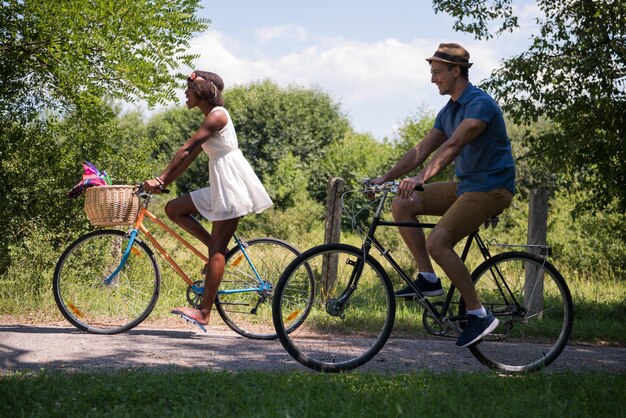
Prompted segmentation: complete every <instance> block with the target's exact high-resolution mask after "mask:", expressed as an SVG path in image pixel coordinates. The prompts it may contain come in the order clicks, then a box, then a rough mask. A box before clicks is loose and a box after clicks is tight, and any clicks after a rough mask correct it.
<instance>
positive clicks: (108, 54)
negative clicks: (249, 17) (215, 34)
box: [0, 0, 208, 274]
mask: <svg viewBox="0 0 626 418" xmlns="http://www.w3.org/2000/svg"><path fill="white" fill-rule="evenodd" d="M198 4H199V0H171V1H161V0H157V1H154V0H137V1H133V2H114V1H92V0H73V1H60V2H59V1H56V2H55V1H52V0H39V1H21V0H6V1H3V2H1V3H0V196H2V197H3V198H2V199H0V219H1V220H2V229H3V231H4V233H3V234H2V235H0V274H1V273H3V272H4V271H6V269H7V267H8V265H9V263H10V262H11V253H12V252H16V253H19V252H20V251H22V250H24V249H23V248H22V246H23V242H24V241H25V236H26V235H28V234H38V235H37V236H38V237H42V236H44V235H45V236H46V238H50V237H53V238H51V239H49V240H48V241H46V242H45V243H44V242H43V240H39V239H33V240H31V241H33V242H42V244H41V245H42V246H43V245H49V244H52V245H56V244H59V243H61V242H64V241H66V240H67V238H68V237H69V236H71V235H74V234H75V233H76V230H77V229H79V228H81V227H82V228H84V226H81V224H80V223H79V222H76V221H75V218H76V216H78V215H80V214H79V211H80V208H79V205H77V204H76V202H74V201H70V200H68V199H67V197H66V196H67V191H68V189H69V188H71V187H72V186H73V185H74V184H75V183H76V182H77V181H78V180H79V179H80V174H81V166H80V163H81V161H84V160H91V161H94V162H96V163H97V164H98V165H99V166H100V167H106V168H107V169H109V170H111V171H112V172H114V173H116V174H117V175H119V176H123V177H122V178H123V179H125V180H132V178H130V177H133V176H136V175H141V174H142V173H143V174H145V171H144V170H145V169H146V165H145V163H142V161H145V160H144V159H140V158H137V154H138V153H139V152H143V151H145V152H147V153H149V152H150V150H149V146H147V145H146V143H143V142H141V140H143V139H145V134H144V133H142V132H138V131H135V130H132V129H130V128H129V127H128V126H127V127H123V126H118V125H117V122H118V121H117V119H116V118H115V111H116V109H114V108H113V107H112V106H111V105H110V103H112V101H113V100H115V99H124V100H127V101H133V100H137V99H144V100H146V101H147V102H148V103H149V104H154V103H164V102H165V101H167V100H171V99H174V98H175V94H174V89H175V87H176V86H177V84H178V81H177V78H181V77H182V76H181V75H177V74H176V73H175V71H176V70H177V69H178V68H179V67H180V66H181V65H190V64H191V63H192V59H193V58H194V56H192V55H190V54H188V53H187V52H186V50H187V47H188V46H189V40H190V39H191V37H192V36H193V34H194V32H197V31H201V30H204V29H205V28H206V27H207V24H208V21H205V20H203V19H198V18H197V17H196V16H195V10H196V9H197V7H198ZM131 131H132V132H131ZM131 138H132V139H133V140H137V141H139V142H141V143H139V142H133V141H130V140H129V139H131ZM124 139H126V140H129V141H127V142H125V141H124ZM32 236H35V235H32ZM42 250H43V248H42ZM33 251H37V249H36V248H35V249H34V250H33Z"/></svg>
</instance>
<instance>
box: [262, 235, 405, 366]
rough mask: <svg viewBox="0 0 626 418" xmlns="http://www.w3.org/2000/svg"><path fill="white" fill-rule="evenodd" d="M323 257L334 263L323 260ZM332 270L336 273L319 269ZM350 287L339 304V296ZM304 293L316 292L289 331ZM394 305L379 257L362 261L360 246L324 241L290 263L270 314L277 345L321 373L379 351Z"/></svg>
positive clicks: (391, 321) (355, 363)
mask: <svg viewBox="0 0 626 418" xmlns="http://www.w3.org/2000/svg"><path fill="white" fill-rule="evenodd" d="M325 258H326V259H327V260H333V259H334V260H336V264H333V263H332V262H331V263H325V262H324V259H325ZM328 265H331V267H330V268H329V267H325V266H328ZM334 266H336V269H335V268H334ZM355 268H356V270H355ZM307 270H312V271H313V272H314V274H315V288H314V289H307V288H306V283H307V281H306V275H307ZM333 270H336V275H335V274H333V273H331V274H325V273H323V272H324V271H333ZM359 270H360V272H359ZM352 274H355V275H356V274H358V282H357V283H350V276H351V275H352ZM329 278H334V280H333V279H329ZM352 284H355V285H356V287H354V288H352V287H351V285H352ZM352 289H354V291H353V292H352V293H351V295H350V296H349V298H348V299H347V301H346V303H345V304H344V305H343V306H341V304H339V303H338V301H339V299H340V298H341V297H342V296H345V295H346V290H352ZM308 292H313V294H314V297H315V299H314V301H313V305H312V306H310V307H309V308H308V309H309V312H308V314H307V317H306V318H305V320H304V321H303V322H302V323H301V324H299V326H298V327H297V328H295V329H293V327H292V322H293V316H294V314H298V313H299V312H300V311H302V310H304V309H305V308H306V304H307V303H309V302H307V300H306V295H307V293H308ZM395 309H396V304H395V298H394V295H393V287H392V285H391V281H390V280H389V277H388V275H387V273H386V271H385V269H384V268H383V267H382V266H381V265H380V263H378V261H376V260H375V259H374V258H373V257H371V256H370V255H368V256H367V258H366V259H365V263H363V252H362V250H361V249H359V248H357V247H354V246H351V245H345V244H324V245H320V246H317V247H313V248H311V249H309V250H308V251H305V252H304V253H302V254H301V255H300V256H298V258H296V259H295V260H294V261H293V262H292V263H291V264H289V266H288V267H287V269H286V270H285V272H284V273H283V275H282V276H281V278H280V280H279V281H278V285H277V286H276V291H275V294H274V302H273V318H274V327H275V329H276V333H277V334H278V338H279V340H280V342H281V344H282V345H283V347H284V348H285V349H286V350H287V352H288V353H289V354H290V355H291V356H292V357H293V358H294V359H295V360H297V361H298V362H300V363H301V364H303V365H304V366H306V367H309V368H311V369H313V370H317V371H320V372H342V371H348V370H352V369H355V368H357V367H359V366H361V365H363V364H365V363H366V362H368V361H369V360H371V359H372V358H373V357H374V356H375V355H376V354H377V353H378V352H379V351H380V349H381V348H382V347H383V346H384V345H385V342H386V341H387V339H388V338H389V335H390V334H391V330H392V329H393V324H394V320H395Z"/></svg>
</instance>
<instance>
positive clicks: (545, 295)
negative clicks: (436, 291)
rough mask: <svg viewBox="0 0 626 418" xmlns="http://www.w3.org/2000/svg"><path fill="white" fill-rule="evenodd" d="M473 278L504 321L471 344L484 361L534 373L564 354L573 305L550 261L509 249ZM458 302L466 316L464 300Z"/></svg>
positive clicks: (486, 304) (487, 304) (485, 302)
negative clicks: (474, 343)
mask: <svg viewBox="0 0 626 418" xmlns="http://www.w3.org/2000/svg"><path fill="white" fill-rule="evenodd" d="M526 276H528V277H529V279H528V280H527V278H526ZM502 278H504V282H506V285H507V286H508V289H510V292H508V291H506V288H504V286H503V283H504V282H503V281H502ZM533 278H535V279H534V280H533ZM541 279H543V280H541ZM472 280H473V281H474V284H475V286H476V291H477V293H478V295H479V297H480V298H481V301H482V304H483V306H484V307H485V308H487V309H489V310H491V311H492V312H493V314H494V315H495V316H496V318H498V319H499V321H500V324H499V325H498V327H497V328H496V329H495V330H494V331H493V333H491V334H490V335H488V336H486V337H485V338H483V339H482V340H481V342H480V343H478V344H476V345H473V346H470V347H469V349H470V351H471V353H472V354H473V355H474V357H476V358H477V359H478V360H479V361H480V362H481V363H483V364H484V365H486V366H487V367H489V368H492V369H495V370H500V371H503V372H507V373H523V372H532V371H537V370H540V369H542V368H544V367H546V366H548V365H549V364H550V363H552V362H553V361H554V360H555V359H556V358H557V357H558V356H559V354H561V352H562V351H563V349H564V348H565V346H566V344H567V340H568V338H569V335H570V332H571V330H572V324H573V320H574V305H573V302H572V296H571V294H570V291H569V288H568V287H567V284H566V283H565V280H564V279H563V277H562V276H561V274H560V273H559V272H558V270H557V269H556V268H555V267H554V266H553V265H552V264H550V263H549V262H547V261H545V260H544V259H543V258H541V257H538V256H535V255H533V254H529V253H525V252H518V251H511V252H506V253H502V254H498V255H496V256H494V257H492V258H490V259H489V260H486V261H484V262H483V263H482V264H481V265H479V266H478V267H477V268H476V269H475V270H474V272H473V273H472ZM525 286H526V288H525ZM541 287H542V288H543V289H540V288H541ZM499 288H502V289H505V290H504V291H501V290H499ZM503 295H505V296H507V297H506V298H505V297H504V296H503ZM511 295H512V297H511ZM459 305H460V306H459V309H460V313H461V315H465V312H466V306H465V303H464V301H463V300H462V299H461V301H460V304H459Z"/></svg>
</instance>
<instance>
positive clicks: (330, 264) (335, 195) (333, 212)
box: [320, 177, 344, 297]
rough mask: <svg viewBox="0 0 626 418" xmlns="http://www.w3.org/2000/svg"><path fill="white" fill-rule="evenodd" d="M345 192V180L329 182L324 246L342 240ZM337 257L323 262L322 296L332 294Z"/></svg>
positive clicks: (325, 259) (333, 256)
mask: <svg viewBox="0 0 626 418" xmlns="http://www.w3.org/2000/svg"><path fill="white" fill-rule="evenodd" d="M343 190H344V180H343V179H342V178H340V177H333V178H331V179H330V181H329V182H328V195H327V199H326V223H325V227H324V244H329V243H338V242H339V240H340V238H341V214H342V208H341V195H342V194H343ZM337 263H338V260H337V255H336V254H333V255H329V254H327V255H324V258H323V262H322V283H321V285H322V288H321V289H320V290H321V295H322V297H323V295H327V294H330V293H331V292H330V290H331V289H332V288H333V287H334V285H335V281H336V279H337Z"/></svg>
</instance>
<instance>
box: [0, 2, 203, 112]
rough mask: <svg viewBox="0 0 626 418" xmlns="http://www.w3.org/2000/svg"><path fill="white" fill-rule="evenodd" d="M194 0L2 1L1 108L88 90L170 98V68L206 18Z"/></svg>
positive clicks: (183, 56) (18, 108)
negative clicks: (201, 14)
mask: <svg viewBox="0 0 626 418" xmlns="http://www.w3.org/2000/svg"><path fill="white" fill-rule="evenodd" d="M198 5H199V1H198V0H172V1H150V0H137V1H133V2H122V3H120V2H114V1H97V2H94V1H90V0H73V1H71V2H70V1H63V2H55V1H51V0H41V1H29V2H23V1H17V0H9V1H3V2H2V4H1V5H0V52H1V53H0V80H1V82H0V97H1V98H2V100H0V115H2V114H5V115H6V114H22V115H26V116H28V115H29V114H30V113H31V111H38V110H40V109H41V107H44V108H50V109H54V110H55V111H57V112H58V111H63V110H71V109H74V108H75V107H77V106H78V107H80V106H81V105H82V104H84V101H85V100H86V99H87V100H88V99H89V98H102V97H105V98H118V99H124V100H127V101H133V100H136V99H138V98H140V99H145V100H147V101H148V103H150V104H156V103H161V104H164V103H165V102H167V101H169V100H173V99H175V97H176V96H175V91H174V88H175V87H176V84H177V83H176V78H177V76H178V77H179V78H180V77H181V75H180V74H179V75H177V74H175V73H174V72H173V71H175V70H177V69H178V68H179V66H180V65H181V64H183V65H191V64H192V60H193V58H195V57H194V56H193V55H190V54H188V53H187V52H186V50H187V48H188V47H189V41H190V40H191V38H192V36H193V35H194V32H199V31H202V30H204V29H206V28H207V26H208V21H206V20H203V19H199V18H197V17H196V16H195V11H196V9H197V8H198Z"/></svg>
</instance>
